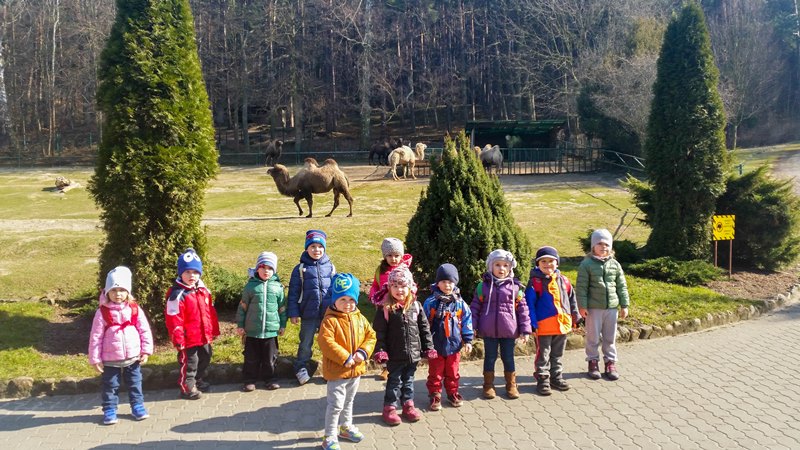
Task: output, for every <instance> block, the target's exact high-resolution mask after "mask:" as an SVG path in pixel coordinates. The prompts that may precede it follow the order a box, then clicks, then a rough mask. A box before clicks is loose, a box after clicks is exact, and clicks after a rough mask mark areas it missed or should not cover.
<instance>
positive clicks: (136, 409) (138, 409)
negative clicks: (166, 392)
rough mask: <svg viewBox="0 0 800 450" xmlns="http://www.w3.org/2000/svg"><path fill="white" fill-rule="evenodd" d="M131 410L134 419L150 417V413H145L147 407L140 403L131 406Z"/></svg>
mask: <svg viewBox="0 0 800 450" xmlns="http://www.w3.org/2000/svg"><path fill="white" fill-rule="evenodd" d="M131 412H132V413H133V418H134V419H136V420H144V419H147V418H148V417H150V414H148V413H147V409H146V408H145V407H144V405H143V404H141V403H137V404H135V405H133V406H131Z"/></svg>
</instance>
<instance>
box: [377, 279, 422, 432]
mask: <svg viewBox="0 0 800 450" xmlns="http://www.w3.org/2000/svg"><path fill="white" fill-rule="evenodd" d="M414 287H415V284H414V279H413V277H412V276H411V272H409V270H408V269H407V268H405V267H398V268H396V269H394V270H393V271H392V272H391V273H390V274H389V281H388V282H387V284H386V285H384V287H383V288H382V289H381V290H382V291H383V294H382V296H383V298H384V300H383V301H382V302H381V304H382V306H381V307H379V308H378V309H377V310H376V311H375V318H374V319H373V323H372V328H374V329H375V334H376V335H377V338H378V342H377V344H376V345H375V355H374V359H375V362H377V363H379V364H381V363H384V362H386V363H387V369H388V370H389V378H388V379H387V380H386V394H385V395H384V397H383V416H382V417H383V421H384V422H386V423H387V424H388V425H399V424H400V417H399V416H398V415H397V407H398V406H399V405H402V406H403V417H405V418H406V419H407V420H408V421H409V422H416V421H418V420H419V419H420V418H421V417H422V415H421V414H420V413H419V411H418V410H417V409H416V408H415V407H414V372H416V370H417V363H419V361H420V359H421V358H422V357H423V355H424V356H425V357H427V358H428V359H433V358H436V350H434V349H433V342H432V341H431V331H430V328H429V326H428V319H427V318H426V317H425V313H424V312H423V311H422V307H421V306H420V304H419V303H418V302H417V301H416V298H415V296H414V294H413V293H412V288H414Z"/></svg>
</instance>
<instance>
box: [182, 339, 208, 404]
mask: <svg viewBox="0 0 800 450" xmlns="http://www.w3.org/2000/svg"><path fill="white" fill-rule="evenodd" d="M211 354H212V350H211V344H206V345H198V346H196V347H189V348H185V349H183V350H181V351H179V352H178V371H179V372H178V373H179V375H178V385H179V386H180V387H181V392H182V393H184V394H188V393H189V392H191V391H192V388H194V386H195V383H196V382H197V380H198V379H200V380H202V379H203V377H205V375H206V369H207V368H208V364H209V363H210V362H211Z"/></svg>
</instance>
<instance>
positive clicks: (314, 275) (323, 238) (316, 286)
mask: <svg viewBox="0 0 800 450" xmlns="http://www.w3.org/2000/svg"><path fill="white" fill-rule="evenodd" d="M327 239H328V235H326V234H325V232H323V231H320V230H308V231H307V232H306V244H305V245H306V247H305V248H306V250H305V251H304V252H303V253H302V254H301V255H300V264H298V265H296V266H295V267H294V270H292V277H291V278H290V279H289V295H288V296H287V305H286V308H287V315H288V316H289V320H290V321H291V322H292V324H294V325H297V324H298V323H300V344H299V345H298V347H297V360H295V363H294V373H295V376H297V382H298V383H300V385H301V386H302V385H304V384H306V383H308V380H310V379H311V375H309V373H308V362H309V361H310V360H311V347H312V346H313V345H314V335H315V334H316V333H317V330H319V324H320V322H321V320H322V316H323V315H324V313H325V309H326V308H327V307H328V306H329V305H330V292H329V288H330V287H331V280H333V276H334V275H335V274H336V268H334V267H333V263H332V262H331V260H330V258H328V255H327V254H326V252H325V250H326V244H327Z"/></svg>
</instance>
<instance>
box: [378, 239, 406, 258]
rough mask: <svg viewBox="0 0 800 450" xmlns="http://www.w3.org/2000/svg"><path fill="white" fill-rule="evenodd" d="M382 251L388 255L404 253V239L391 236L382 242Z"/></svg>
mask: <svg viewBox="0 0 800 450" xmlns="http://www.w3.org/2000/svg"><path fill="white" fill-rule="evenodd" d="M381 253H383V256H384V257H385V256H386V255H402V254H403V253H405V251H404V249H403V241H401V240H400V239H397V238H393V237H389V238H386V239H384V240H383V242H382V243H381Z"/></svg>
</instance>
